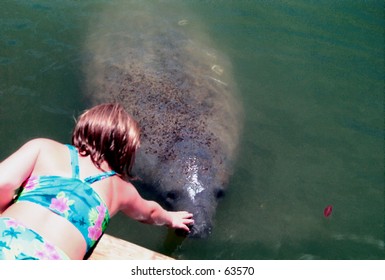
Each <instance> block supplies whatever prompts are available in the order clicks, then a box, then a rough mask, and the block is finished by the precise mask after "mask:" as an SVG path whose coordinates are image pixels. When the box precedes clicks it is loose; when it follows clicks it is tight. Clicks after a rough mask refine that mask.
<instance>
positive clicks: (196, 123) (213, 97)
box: [84, 1, 242, 238]
mask: <svg viewBox="0 0 385 280" xmlns="http://www.w3.org/2000/svg"><path fill="white" fill-rule="evenodd" d="M125 2H127V1H125ZM152 4H154V3H152ZM164 10H165V9H163V12H164ZM189 25H192V24H191V23H190V22H189V21H188V20H181V19H180V18H179V17H177V16H175V15H172V14H169V15H165V14H162V9H161V7H160V6H159V5H158V6H155V7H153V6H149V5H148V3H147V4H140V3H139V2H137V1H133V2H129V3H128V5H125V4H124V3H123V2H122V3H121V4H120V5H118V6H116V7H115V8H112V9H111V10H110V11H106V12H105V18H104V19H103V18H99V19H98V21H97V22H94V23H92V25H90V31H89V36H88V37H87V39H86V41H85V48H86V52H87V54H88V57H89V59H88V60H87V63H85V64H84V73H85V88H84V93H85V95H86V96H87V99H88V100H89V101H90V102H91V103H92V104H97V103H100V102H111V101H114V102H120V103H121V104H123V105H124V106H125V108H126V109H127V111H128V112H130V113H131V114H132V115H133V116H134V117H135V118H136V119H137V120H138V122H139V123H140V126H141V128H142V139H141V148H140V150H139V151H138V153H137V157H136V161H135V165H134V170H133V171H134V174H135V175H136V176H138V177H139V178H140V180H138V181H133V183H134V184H136V186H137V187H138V188H139V190H146V192H147V193H152V194H154V199H155V200H157V201H158V202H159V203H160V204H161V205H163V206H164V207H166V208H167V209H170V210H186V211H190V212H192V213H193V214H194V220H195V224H194V225H193V226H192V228H191V233H190V234H189V236H190V237H198V238H204V237H207V236H209V235H210V233H211V232H212V228H213V224H214V219H215V212H216V208H217V204H218V200H219V199H220V198H221V197H222V196H223V194H224V192H225V189H226V187H227V185H228V183H229V178H230V176H231V175H232V173H233V168H234V163H235V160H236V155H237V148H238V143H239V138H240V135H241V129H242V107H241V104H240V103H241V102H240V101H239V96H238V95H237V90H236V85H235V82H234V80H233V78H232V73H231V63H230V60H229V59H228V58H226V56H224V55H223V54H220V52H219V51H218V49H215V48H214V47H212V43H210V40H209V38H208V36H206V35H205V33H204V30H203V29H202V30H201V29H199V28H198V27H197V26H194V32H190V31H191V28H190V29H189V28H188V26H189Z"/></svg>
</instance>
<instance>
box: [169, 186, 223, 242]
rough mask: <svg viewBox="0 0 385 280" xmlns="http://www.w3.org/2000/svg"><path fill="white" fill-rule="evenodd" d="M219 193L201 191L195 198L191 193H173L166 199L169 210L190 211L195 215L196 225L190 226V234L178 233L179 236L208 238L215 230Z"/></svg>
mask: <svg viewBox="0 0 385 280" xmlns="http://www.w3.org/2000/svg"><path fill="white" fill-rule="evenodd" d="M217 200H218V193H217V192H212V191H210V190H205V191H201V192H200V193H199V194H197V195H195V196H194V197H192V196H191V192H189V191H188V189H187V191H186V189H185V191H180V190H178V191H172V192H170V193H169V194H168V198H167V199H166V201H167V204H168V208H169V209H171V210H174V211H188V212H190V213H192V214H193V220H194V224H193V225H191V226H189V228H190V232H189V233H188V234H187V235H186V232H181V231H176V233H177V234H178V235H182V236H187V237H189V238H207V237H209V236H210V235H211V233H212V230H213V219H214V216H215V212H216V206H217V204H218V202H217Z"/></svg>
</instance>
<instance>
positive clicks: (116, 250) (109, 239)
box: [89, 234, 172, 260]
mask: <svg viewBox="0 0 385 280" xmlns="http://www.w3.org/2000/svg"><path fill="white" fill-rule="evenodd" d="M89 260H172V258H170V257H168V256H166V255H162V254H160V253H157V252H154V251H151V250H149V249H146V248H144V247H141V246H139V245H136V244H133V243H131V242H128V241H125V240H122V239H119V238H116V237H113V236H111V235H108V234H104V235H103V237H102V238H101V239H100V241H99V244H98V245H97V246H96V248H95V250H94V252H93V253H92V255H91V256H90V258H89Z"/></svg>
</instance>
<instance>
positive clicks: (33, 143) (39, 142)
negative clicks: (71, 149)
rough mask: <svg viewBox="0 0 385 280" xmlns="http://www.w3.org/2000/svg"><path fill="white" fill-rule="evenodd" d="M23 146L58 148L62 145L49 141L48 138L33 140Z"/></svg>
mask: <svg viewBox="0 0 385 280" xmlns="http://www.w3.org/2000/svg"><path fill="white" fill-rule="evenodd" d="M25 145H29V146H37V147H39V146H59V145H63V144H62V143H60V142H58V141H56V140H53V139H49V138H33V139H31V140H29V141H27V142H26V143H25Z"/></svg>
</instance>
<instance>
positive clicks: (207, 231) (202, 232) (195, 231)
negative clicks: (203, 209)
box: [188, 215, 212, 238]
mask: <svg viewBox="0 0 385 280" xmlns="http://www.w3.org/2000/svg"><path fill="white" fill-rule="evenodd" d="M195 217H196V215H194V221H195V219H196V218H195ZM196 220H197V222H196V223H194V224H193V225H192V226H190V233H189V234H188V237H191V238H207V237H209V236H210V235H211V232H212V222H211V221H210V220H208V219H204V218H198V219H196Z"/></svg>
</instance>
